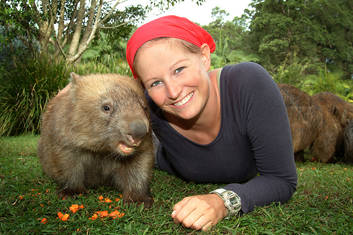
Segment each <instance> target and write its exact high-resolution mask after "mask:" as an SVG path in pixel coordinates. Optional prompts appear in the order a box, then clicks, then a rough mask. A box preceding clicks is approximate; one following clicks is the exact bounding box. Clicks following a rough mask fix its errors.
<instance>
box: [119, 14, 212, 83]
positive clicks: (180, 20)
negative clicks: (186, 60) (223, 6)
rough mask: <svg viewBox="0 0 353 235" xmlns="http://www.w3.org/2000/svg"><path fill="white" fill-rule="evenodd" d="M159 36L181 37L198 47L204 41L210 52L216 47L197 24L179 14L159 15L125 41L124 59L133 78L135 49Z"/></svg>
mask: <svg viewBox="0 0 353 235" xmlns="http://www.w3.org/2000/svg"><path fill="white" fill-rule="evenodd" d="M161 37H169V38H178V39H182V40H185V41H187V42H190V43H192V44H194V45H196V46H198V47H201V46H202V44H204V43H206V44H208V46H209V47H210V51H211V53H212V52H213V51H214V50H215V49H216V44H215V42H214V41H213V38H212V37H211V35H210V34H209V33H208V32H207V31H206V30H204V29H203V28H201V27H200V26H198V25H197V24H195V23H193V22H191V21H190V20H188V19H186V18H184V17H179V16H173V15H170V16H163V17H160V18H158V19H155V20H152V21H150V22H148V23H146V24H144V25H142V26H141V27H139V28H138V29H137V30H136V31H135V33H134V34H133V35H132V36H131V38H130V40H129V41H128V43H127V46H126V59H127V62H128V64H129V66H130V69H131V72H132V73H133V75H134V77H135V78H136V77H137V75H136V74H135V72H134V69H133V63H134V59H135V55H136V52H137V50H138V49H139V48H140V47H141V46H142V45H143V44H144V43H145V42H147V41H150V40H152V39H155V38H161Z"/></svg>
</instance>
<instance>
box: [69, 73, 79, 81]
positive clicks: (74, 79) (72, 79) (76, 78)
mask: <svg viewBox="0 0 353 235" xmlns="http://www.w3.org/2000/svg"><path fill="white" fill-rule="evenodd" d="M70 77H71V83H72V84H76V82H77V81H78V80H79V79H80V75H78V74H76V73H74V72H71V73H70Z"/></svg>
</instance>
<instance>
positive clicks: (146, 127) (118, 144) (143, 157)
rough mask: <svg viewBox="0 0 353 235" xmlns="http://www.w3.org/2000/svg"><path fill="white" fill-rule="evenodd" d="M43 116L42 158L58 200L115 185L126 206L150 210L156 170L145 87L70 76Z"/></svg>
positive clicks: (115, 78) (124, 80) (119, 79)
mask: <svg viewBox="0 0 353 235" xmlns="http://www.w3.org/2000/svg"><path fill="white" fill-rule="evenodd" d="M71 78H72V81H71V84H70V85H69V88H68V89H67V91H65V92H61V93H60V94H59V95H57V96H56V97H54V98H53V99H52V100H51V101H50V102H49V104H48V105H47V107H46V111H45V113H44V114H43V116H42V126H41V137H40V140H39V143H38V156H39V159H40V163H41V165H42V168H43V171H44V172H45V173H46V174H47V175H49V176H50V177H52V178H53V179H54V180H55V181H56V182H57V183H58V184H59V194H60V196H68V195H73V194H77V193H84V192H86V190H87V188H93V187H96V186H100V185H111V186H114V187H116V188H117V189H118V190H119V191H122V192H123V199H124V202H128V203H129V202H139V203H144V206H145V207H150V206H151V205H152V203H153V199H152V197H151V195H150V181H151V178H152V170H153V166H154V154H153V152H154V151H153V144H152V134H151V133H152V132H151V127H150V122H149V112H148V109H147V106H146V100H145V96H144V93H143V90H142V87H141V85H140V84H139V83H138V82H137V81H135V80H134V79H132V78H130V77H125V76H120V75H117V74H92V75H87V76H79V75H77V74H74V73H72V74H71Z"/></svg>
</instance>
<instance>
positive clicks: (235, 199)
mask: <svg viewBox="0 0 353 235" xmlns="http://www.w3.org/2000/svg"><path fill="white" fill-rule="evenodd" d="M210 193H214V194H217V195H218V196H220V197H221V198H222V200H223V201H224V206H225V207H226V208H227V210H228V215H235V214H238V213H239V211H240V210H241V199H240V197H239V195H238V194H236V193H235V192H233V191H231V190H225V189H223V188H220V189H216V190H213V191H212V192H210Z"/></svg>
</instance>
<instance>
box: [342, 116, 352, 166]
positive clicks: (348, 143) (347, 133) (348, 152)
mask: <svg viewBox="0 0 353 235" xmlns="http://www.w3.org/2000/svg"><path fill="white" fill-rule="evenodd" d="M344 160H345V162H350V163H353V120H351V121H350V122H349V123H348V125H347V126H346V128H345V130H344Z"/></svg>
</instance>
